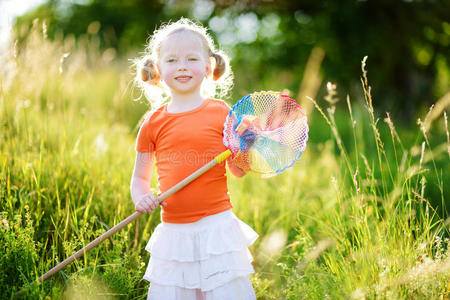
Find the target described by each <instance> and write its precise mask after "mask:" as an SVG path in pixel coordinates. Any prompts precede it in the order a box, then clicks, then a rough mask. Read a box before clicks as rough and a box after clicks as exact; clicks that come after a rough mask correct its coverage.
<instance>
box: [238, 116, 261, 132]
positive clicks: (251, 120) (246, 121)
mask: <svg viewBox="0 0 450 300" xmlns="http://www.w3.org/2000/svg"><path fill="white" fill-rule="evenodd" d="M250 126H253V127H254V128H256V129H258V130H261V126H260V125H259V118H258V117H256V116H251V115H244V116H243V118H242V120H241V122H239V124H238V126H237V127H236V129H235V130H236V132H237V133H238V134H239V135H241V136H242V134H243V133H244V131H246V130H247V129H248V128H249V127H250Z"/></svg>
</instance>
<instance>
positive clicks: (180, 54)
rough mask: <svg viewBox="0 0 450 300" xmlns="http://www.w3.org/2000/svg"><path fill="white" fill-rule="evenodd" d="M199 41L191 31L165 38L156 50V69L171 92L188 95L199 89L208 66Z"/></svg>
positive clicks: (206, 74) (207, 60) (203, 48)
mask: <svg viewBox="0 0 450 300" xmlns="http://www.w3.org/2000/svg"><path fill="white" fill-rule="evenodd" d="M206 51H207V50H206V47H205V46H204V44H203V42H202V40H201V38H200V37H199V36H197V35H196V34H195V33H193V32H189V31H180V32H176V33H173V34H171V35H169V36H168V37H167V38H166V39H165V40H164V41H163V42H162V43H161V46H160V49H159V53H160V55H159V61H158V62H159V63H158V69H159V73H160V76H161V79H162V80H163V81H164V82H165V83H166V84H167V86H168V87H169V88H170V90H171V92H172V93H178V94H190V93H196V92H198V91H199V90H200V88H201V85H202V82H203V79H204V78H205V77H206V76H208V75H209V73H210V70H211V65H210V62H209V57H208V55H207V53H206Z"/></svg>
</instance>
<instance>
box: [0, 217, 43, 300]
mask: <svg viewBox="0 0 450 300" xmlns="http://www.w3.org/2000/svg"><path fill="white" fill-rule="evenodd" d="M24 217H25V220H22V216H21V215H15V216H13V217H10V216H8V214H7V213H2V214H1V216H0V218H1V224H0V247H1V248H0V268H1V270H2V272H1V274H0V294H1V295H2V297H4V298H10V297H11V296H12V295H13V294H14V293H15V292H17V291H18V290H19V289H20V288H21V287H22V286H23V285H24V284H27V283H30V282H33V281H34V280H35V278H36V275H37V269H36V267H37V262H38V252H37V248H38V247H39V245H36V243H35V241H34V237H33V235H34V228H33V222H32V220H31V215H30V213H29V212H28V211H27V212H26V213H25V215H24Z"/></svg>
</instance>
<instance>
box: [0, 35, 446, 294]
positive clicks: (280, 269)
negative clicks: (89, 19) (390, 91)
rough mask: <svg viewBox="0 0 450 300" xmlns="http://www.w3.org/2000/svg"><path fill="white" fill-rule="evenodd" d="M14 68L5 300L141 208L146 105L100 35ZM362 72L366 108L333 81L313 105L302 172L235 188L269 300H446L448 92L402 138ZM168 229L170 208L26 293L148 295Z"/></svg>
mask: <svg viewBox="0 0 450 300" xmlns="http://www.w3.org/2000/svg"><path fill="white" fill-rule="evenodd" d="M2 65H3V66H2V70H1V71H0V72H1V73H0V74H1V75H0V76H1V77H0V124H1V131H0V141H1V144H0V197H1V201H0V214H1V216H0V219H1V221H0V245H1V246H0V247H1V251H0V269H1V270H2V271H1V273H0V295H2V298H4V299H9V298H14V293H15V292H16V291H18V290H19V289H21V288H22V287H24V286H26V285H27V284H31V283H33V282H35V281H36V279H37V278H38V277H39V276H40V275H42V274H43V273H45V272H46V271H48V270H49V269H50V268H51V267H53V266H55V265H56V264H57V263H58V262H60V261H62V260H63V259H65V258H66V257H67V256H69V255H71V254H72V253H73V252H75V251H76V250H78V249H79V248H80V247H82V246H83V245H85V244H87V243H88V242H90V241H91V240H93V239H94V238H95V237H96V236H98V235H100V234H101V233H103V232H104V231H105V230H106V229H107V228H109V227H110V226H113V225H115V224H117V223H118V222H119V221H120V220H122V219H123V218H125V217H126V216H128V215H129V214H131V213H132V212H133V204H132V201H131V199H130V192H129V183H130V178H131V173H132V168H133V163H134V157H135V151H134V143H135V137H136V134H137V129H138V128H139V127H138V126H139V120H140V119H141V117H142V116H143V114H144V113H145V112H146V110H147V109H148V107H147V105H146V104H145V102H144V101H141V102H137V101H133V98H135V97H137V96H139V92H137V91H136V90H134V89H133V87H132V84H131V83H130V82H131V79H132V76H131V72H130V69H129V68H128V62H127V61H126V60H125V59H118V60H117V61H116V60H115V59H114V52H113V51H112V50H109V51H106V52H100V51H99V50H98V44H96V43H95V36H92V37H87V38H86V39H85V40H80V41H78V42H77V43H75V41H74V40H72V39H70V38H68V39H66V40H64V41H63V40H60V41H54V42H50V41H48V40H46V39H45V38H43V37H42V34H41V33H39V32H36V33H34V34H33V35H32V36H31V37H30V38H29V39H28V41H27V43H26V44H23V45H22V46H21V47H19V48H14V49H11V52H10V53H8V54H6V55H5V57H3V61H2ZM362 67H363V68H362V76H361V77H362V82H361V83H362V84H361V90H362V91H363V92H364V95H365V96H364V98H362V99H354V100H353V99H346V98H345V97H341V98H342V99H338V98H337V95H338V94H340V93H337V92H336V87H335V86H333V85H329V86H328V92H329V94H328V96H327V97H326V99H317V100H311V101H312V102H311V104H313V105H314V106H315V109H314V111H313V112H311V114H310V141H309V144H308V147H307V150H306V151H305V152H304V154H303V157H302V158H301V159H300V160H299V162H298V163H296V164H295V166H294V167H293V168H291V169H289V170H287V171H286V172H285V173H283V174H281V175H279V176H277V177H274V178H270V179H261V178H258V177H255V176H252V175H248V176H245V177H244V178H241V179H238V178H233V177H232V176H229V190H230V194H231V197H232V202H233V206H234V209H233V211H234V213H235V214H236V215H237V216H238V217H239V218H241V219H242V220H243V221H245V222H246V223H248V224H249V225H250V226H251V227H253V228H254V229H255V230H256V231H257V232H258V233H259V234H260V238H259V239H258V240H257V242H256V243H255V244H254V245H253V246H252V247H251V252H252V253H253V255H254V258H255V261H254V266H255V269H256V274H255V275H254V276H253V277H252V281H253V285H254V287H255V290H256V293H257V296H258V299H449V297H450V253H449V250H448V249H449V244H450V243H449V223H450V219H449V215H448V211H447V207H448V206H449V205H450V203H448V182H449V179H450V176H449V172H448V171H449V168H448V165H449V158H450V144H449V133H448V125H447V115H446V113H445V112H446V110H448V102H449V101H448V99H447V98H448V97H449V95H447V96H446V97H447V98H445V97H444V98H443V99H441V100H439V101H437V102H438V104H437V105H436V106H435V107H434V108H433V109H431V110H429V111H428V108H424V111H428V113H427V112H426V113H424V115H423V116H419V118H420V119H419V121H418V124H417V125H412V126H409V127H408V128H406V127H402V128H396V124H395V119H394V120H391V118H390V117H389V116H388V115H386V114H385V113H379V112H375V111H374V110H373V107H372V99H371V95H370V88H369V83H368V82H367V76H366V73H365V68H364V61H363V63H362ZM357 76H359V74H355V77H357ZM369 77H370V76H369ZM369 79H370V78H369ZM343 93H344V94H345V92H343ZM236 100H237V99H234V100H230V101H229V102H230V104H232V102H235V101H236ZM338 100H339V101H340V102H339V103H337V104H335V102H336V101H338ZM373 101H376V99H373ZM154 177H156V176H154ZM153 187H156V182H153ZM446 202H447V203H446ZM158 222H159V210H158V211H156V212H154V213H153V214H151V215H146V216H144V217H141V218H140V219H139V220H138V222H136V223H134V224H131V225H129V226H128V227H127V228H125V229H124V230H122V231H120V232H119V233H117V234H116V235H115V236H113V238H111V239H109V240H107V241H105V242H104V243H103V244H102V245H100V246H98V247H97V248H95V249H93V250H92V251H91V252H90V253H89V255H88V256H86V257H84V258H83V259H81V260H79V261H77V262H75V263H73V264H71V265H70V266H68V267H66V268H65V269H64V270H63V271H61V272H60V273H58V274H57V275H56V276H54V277H53V278H51V279H49V280H48V281H46V282H45V283H44V284H35V285H32V286H31V287H30V288H29V289H28V292H27V293H26V294H25V296H24V297H25V298H27V299H28V298H29V299H61V298H62V299H145V297H146V293H147V289H148V283H147V282H146V281H144V280H143V279H142V276H143V273H144V270H145V267H146V264H147V261H148V257H149V255H148V253H147V252H146V251H145V250H144V246H145V244H146V242H147V241H148V239H149V237H150V235H151V233H152V231H153V229H154V228H155V226H156V225H157V224H158Z"/></svg>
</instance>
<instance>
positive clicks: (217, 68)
mask: <svg viewBox="0 0 450 300" xmlns="http://www.w3.org/2000/svg"><path fill="white" fill-rule="evenodd" d="M182 31H188V32H192V33H194V34H196V35H198V36H199V37H200V39H201V41H202V44H203V45H204V47H205V50H206V54H207V56H208V58H209V59H211V58H213V59H214V64H213V68H212V72H211V73H212V74H209V76H208V77H207V78H206V79H205V80H203V83H202V94H203V96H205V97H218V98H222V97H225V96H226V95H227V94H228V92H229V91H230V89H231V87H232V84H233V74H232V72H231V68H230V64H229V58H228V56H227V55H226V54H225V53H224V52H223V51H220V50H217V49H216V48H215V47H214V42H213V39H212V38H211V36H210V35H209V34H208V32H207V30H206V28H205V27H203V26H202V25H200V24H197V23H194V22H193V21H191V20H189V19H187V18H181V19H180V20H178V21H177V22H174V23H168V24H165V25H162V26H161V27H160V28H159V29H157V30H155V32H154V33H153V35H152V36H150V39H149V42H148V44H147V46H146V48H145V51H144V54H143V56H142V57H140V58H138V59H136V60H134V65H135V67H136V76H135V79H134V81H135V83H136V85H137V86H139V87H140V88H141V90H142V92H143V94H144V95H145V97H146V98H147V100H148V101H149V103H150V105H151V109H155V108H157V107H158V106H160V105H161V104H163V103H165V102H167V101H168V99H169V96H168V95H169V93H168V87H167V86H166V85H165V84H164V83H163V82H162V81H161V78H160V75H159V72H158V69H157V68H156V62H157V61H158V59H159V57H160V49H161V44H162V42H163V41H164V40H165V39H167V38H168V37H169V36H170V35H172V34H174V33H178V32H182Z"/></svg>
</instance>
